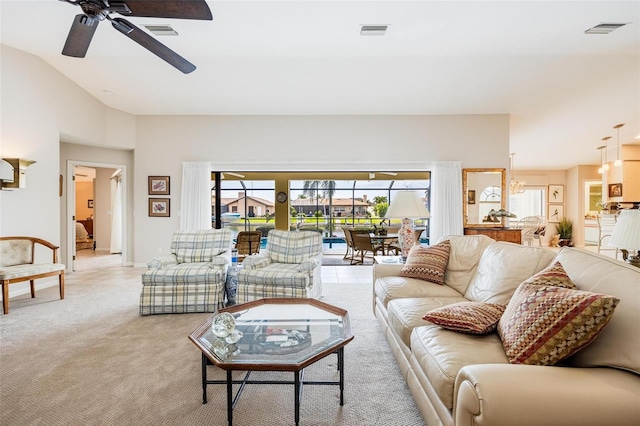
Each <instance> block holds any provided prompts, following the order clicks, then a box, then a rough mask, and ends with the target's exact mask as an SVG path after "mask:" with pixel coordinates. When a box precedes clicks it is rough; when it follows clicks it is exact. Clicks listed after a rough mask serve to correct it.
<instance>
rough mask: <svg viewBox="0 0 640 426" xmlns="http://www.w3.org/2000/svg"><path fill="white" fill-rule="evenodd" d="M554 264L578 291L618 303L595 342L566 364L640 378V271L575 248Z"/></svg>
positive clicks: (560, 256) (568, 250)
mask: <svg viewBox="0 0 640 426" xmlns="http://www.w3.org/2000/svg"><path fill="white" fill-rule="evenodd" d="M556 259H557V260H559V261H560V262H562V266H563V267H564V269H565V270H566V271H567V274H569V277H571V281H573V282H574V284H575V285H576V286H577V287H578V289H580V290H585V291H591V292H594V293H603V294H610V295H612V296H614V297H617V298H618V299H620V303H619V304H618V306H617V307H616V311H615V313H614V315H613V317H612V318H611V321H609V324H608V325H607V327H606V328H605V329H604V330H603V331H602V333H600V335H599V336H598V338H597V339H596V340H595V341H594V342H593V343H591V344H590V345H589V346H587V347H586V348H583V349H582V350H580V351H579V352H577V353H576V354H575V355H573V356H572V357H571V358H568V359H567V360H566V361H565V362H567V363H569V364H571V365H573V366H576V367H602V366H606V367H614V368H621V369H624V370H629V371H633V372H635V373H636V374H640V356H638V354H640V332H638V324H640V285H639V283H640V268H636V267H634V266H631V265H628V264H625V263H623V262H620V261H617V260H614V259H611V258H610V257H607V256H603V255H599V254H596V253H592V252H588V251H586V250H582V249H578V248H563V249H562V250H560V253H558V255H557V257H556Z"/></svg>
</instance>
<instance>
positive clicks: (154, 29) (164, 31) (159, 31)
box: [144, 25, 178, 37]
mask: <svg viewBox="0 0 640 426" xmlns="http://www.w3.org/2000/svg"><path fill="white" fill-rule="evenodd" d="M144 27H145V28H146V29H148V30H149V31H150V32H151V34H154V35H157V36H160V37H162V36H177V35H178V33H177V32H176V30H174V29H173V28H171V25H145V26H144Z"/></svg>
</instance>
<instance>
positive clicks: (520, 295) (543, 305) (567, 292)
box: [498, 282, 619, 365]
mask: <svg viewBox="0 0 640 426" xmlns="http://www.w3.org/2000/svg"><path fill="white" fill-rule="evenodd" d="M618 302H619V300H618V299H616V298H615V297H612V296H607V295H603V294H597V293H591V292H586V291H581V290H572V289H567V288H563V287H555V286H548V285H538V284H535V283H531V282H524V283H522V285H520V287H518V289H517V290H516V293H515V294H514V295H513V298H512V299H511V302H509V305H508V306H507V309H506V310H505V312H504V314H503V316H502V319H501V320H500V323H499V324H498V333H499V335H500V337H501V338H502V344H503V346H504V350H505V352H506V354H507V357H508V358H509V362H510V363H512V364H532V365H553V364H555V363H557V362H558V361H561V360H562V359H564V358H566V357H568V356H570V355H571V354H573V353H575V352H577V351H579V350H580V349H581V348H583V347H584V346H587V345H588V344H589V343H591V342H592V341H593V340H594V339H595V338H596V337H597V336H598V334H600V332H601V331H602V329H603V328H604V327H605V326H606V325H607V323H608V322H609V319H610V318H611V316H612V315H613V311H614V309H615V307H616V305H617V304H618ZM613 350H615V349H613Z"/></svg>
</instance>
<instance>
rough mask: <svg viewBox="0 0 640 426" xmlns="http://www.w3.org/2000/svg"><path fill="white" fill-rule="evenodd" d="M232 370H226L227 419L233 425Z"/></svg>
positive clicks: (230, 425)
mask: <svg viewBox="0 0 640 426" xmlns="http://www.w3.org/2000/svg"><path fill="white" fill-rule="evenodd" d="M231 373H233V370H227V419H228V421H229V426H232V425H233V377H232V374H231Z"/></svg>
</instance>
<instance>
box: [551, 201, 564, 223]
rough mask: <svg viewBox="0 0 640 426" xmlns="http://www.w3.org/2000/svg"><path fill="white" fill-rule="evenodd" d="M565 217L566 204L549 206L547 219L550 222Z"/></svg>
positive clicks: (556, 221)
mask: <svg viewBox="0 0 640 426" xmlns="http://www.w3.org/2000/svg"><path fill="white" fill-rule="evenodd" d="M563 217H564V206H563V205H558V204H549V205H548V206H547V221H548V222H550V223H558V222H560V219H562V218H563Z"/></svg>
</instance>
